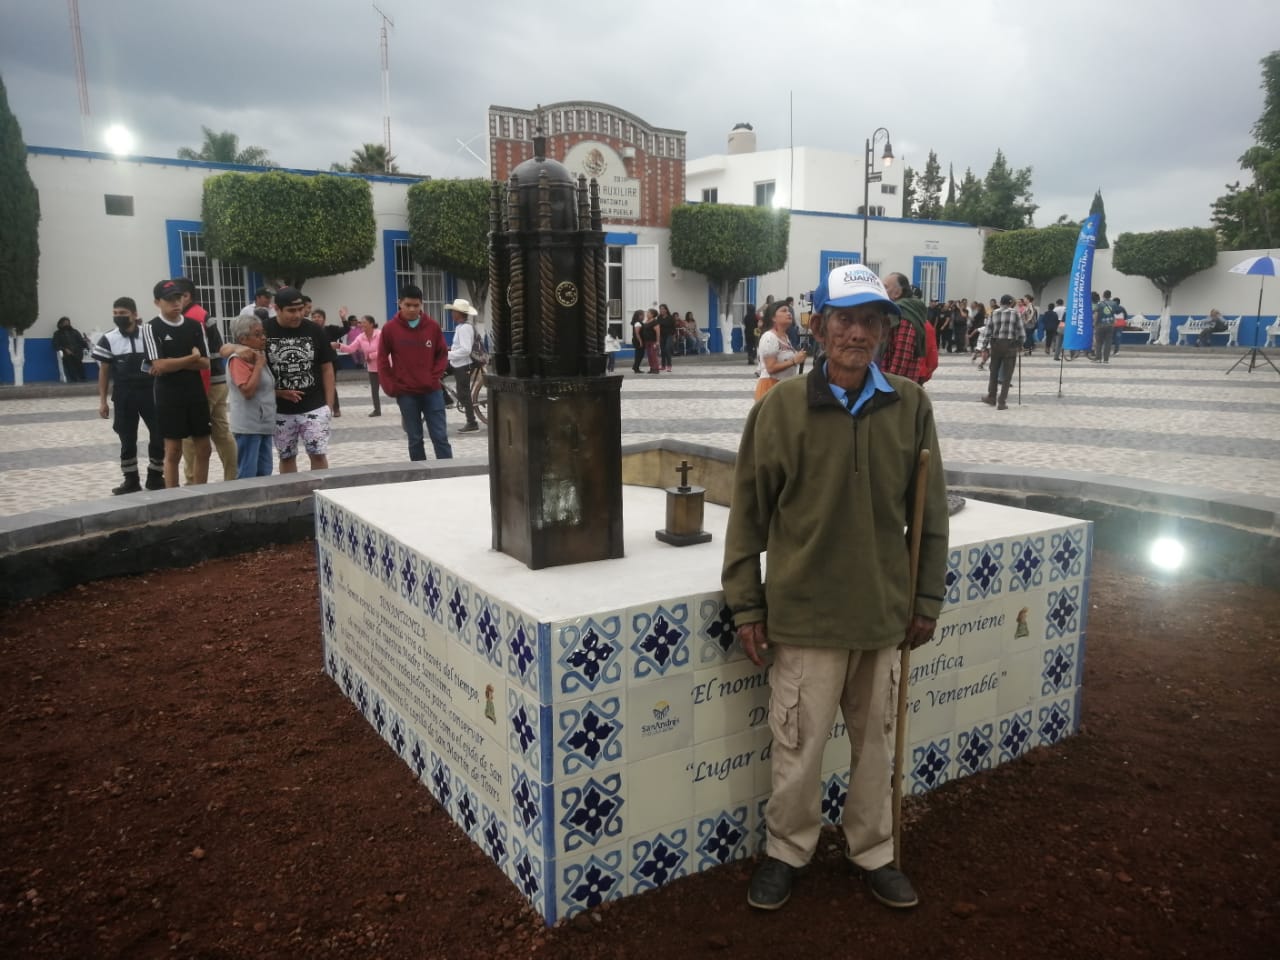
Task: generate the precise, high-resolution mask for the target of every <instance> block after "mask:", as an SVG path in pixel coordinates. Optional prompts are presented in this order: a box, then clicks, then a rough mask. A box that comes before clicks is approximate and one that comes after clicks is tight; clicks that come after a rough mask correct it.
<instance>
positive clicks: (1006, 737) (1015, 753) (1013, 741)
mask: <svg viewBox="0 0 1280 960" xmlns="http://www.w3.org/2000/svg"><path fill="white" fill-rule="evenodd" d="M1031 734H1032V728H1031V711H1030V710H1019V711H1018V712H1016V713H1011V714H1009V716H1007V717H1004V718H1003V719H1001V721H1000V740H999V743H998V745H999V747H1000V762H1001V763H1004V762H1006V761H1008V760H1015V759H1017V758H1018V757H1020V756H1022V755H1023V754H1024V753H1026V751H1027V750H1029V749H1030V747H1031Z"/></svg>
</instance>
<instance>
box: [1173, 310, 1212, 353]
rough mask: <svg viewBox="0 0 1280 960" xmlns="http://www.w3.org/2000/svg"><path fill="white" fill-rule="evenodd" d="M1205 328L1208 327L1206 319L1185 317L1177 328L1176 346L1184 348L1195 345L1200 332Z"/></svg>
mask: <svg viewBox="0 0 1280 960" xmlns="http://www.w3.org/2000/svg"><path fill="white" fill-rule="evenodd" d="M1207 326H1209V318H1208V317H1187V319H1186V320H1185V321H1184V322H1183V324H1182V326H1180V327H1179V328H1178V345H1179V346H1186V345H1187V344H1190V343H1195V342H1196V340H1197V339H1198V338H1199V336H1200V331H1201V330H1203V329H1204V328H1205V327H1207Z"/></svg>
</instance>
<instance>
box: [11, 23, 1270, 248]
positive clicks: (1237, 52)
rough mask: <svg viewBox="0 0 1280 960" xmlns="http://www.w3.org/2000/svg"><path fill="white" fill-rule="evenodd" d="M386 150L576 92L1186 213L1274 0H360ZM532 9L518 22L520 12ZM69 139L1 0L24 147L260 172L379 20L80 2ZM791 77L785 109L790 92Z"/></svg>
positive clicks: (458, 167)
mask: <svg viewBox="0 0 1280 960" xmlns="http://www.w3.org/2000/svg"><path fill="white" fill-rule="evenodd" d="M379 6H381V7H382V9H383V10H384V11H386V12H387V13H388V14H389V15H390V16H391V17H392V18H393V19H394V21H395V26H394V28H393V29H392V30H391V31H390V58H391V121H392V131H391V136H392V151H393V153H394V154H395V155H396V157H397V161H398V163H399V165H400V168H401V169H402V170H406V171H412V172H415V173H423V174H429V175H431V176H435V177H457V176H483V175H485V173H486V170H487V168H486V167H485V166H483V165H482V164H480V163H479V162H477V161H476V160H475V159H474V158H473V157H471V156H469V155H468V154H467V153H466V152H465V151H464V150H462V149H461V148H460V147H459V146H458V143H457V141H459V140H462V141H465V142H468V143H469V144H470V146H471V148H472V149H473V150H475V151H476V152H477V153H478V154H480V155H481V156H482V157H486V158H487V141H486V137H485V136H484V133H485V129H486V123H485V118H486V111H487V109H488V107H489V105H490V104H495V103H496V104H502V105H506V106H518V107H532V106H533V105H535V104H537V103H553V102H556V101H560V100H570V99H583V100H599V101H603V102H606V103H610V104H613V105H615V106H618V107H621V108H623V109H625V110H629V111H631V112H632V113H635V114H637V115H639V116H640V117H642V118H643V119H645V120H646V121H648V122H649V123H651V124H653V125H655V126H660V127H669V128H674V129H678V130H684V131H686V132H687V134H688V143H687V149H688V156H689V157H690V158H694V157H699V156H704V155H706V154H710V153H720V152H723V151H724V144H725V137H726V135H727V133H728V131H729V129H730V128H731V127H732V126H733V124H734V123H736V122H738V121H748V122H750V123H752V124H753V125H754V126H755V128H756V133H757V137H758V146H759V148H760V149H772V148H779V147H786V146H787V145H788V144H789V143H790V142H792V134H791V126H792V123H793V122H794V143H795V144H796V145H797V146H812V147H823V148H829V149H836V150H847V151H850V152H853V153H856V154H858V153H860V152H861V150H862V144H863V141H864V140H865V138H866V137H867V136H868V135H869V134H870V133H871V131H873V130H874V129H875V128H876V127H879V126H884V127H887V128H888V129H889V130H890V131H891V133H892V135H893V144H894V149H895V152H896V154H897V156H898V157H899V158H901V157H904V156H905V158H906V161H907V162H908V163H910V164H911V166H912V167H913V168H915V169H916V170H917V171H919V170H921V169H922V168H923V166H924V162H925V158H926V155H927V153H928V151H929V150H930V149H933V150H936V151H937V153H938V156H939V158H940V159H941V161H942V163H943V169H944V171H945V169H946V165H947V164H948V163H954V165H955V168H956V178H957V180H959V178H960V176H961V174H962V173H963V171H964V169H965V167H972V168H973V170H974V172H975V173H977V174H979V175H982V174H984V173H985V172H986V170H987V168H988V167H989V166H990V164H991V160H992V158H993V157H994V155H995V151H996V148H997V147H999V148H1002V149H1003V150H1004V151H1005V154H1006V156H1007V157H1008V158H1009V162H1010V163H1011V165H1013V166H1015V167H1024V166H1030V167H1032V168H1033V180H1032V182H1033V185H1034V199H1035V201H1036V202H1037V203H1038V204H1039V205H1040V210H1039V211H1038V212H1037V214H1036V223H1037V224H1038V225H1043V224H1046V223H1051V222H1053V221H1054V220H1055V219H1056V218H1057V216H1058V215H1059V214H1068V215H1070V216H1071V217H1072V218H1079V217H1082V216H1083V215H1084V214H1085V213H1086V212H1087V210H1088V206H1089V203H1090V201H1091V200H1092V198H1093V192H1094V190H1095V189H1097V188H1101V189H1102V192H1103V197H1104V199H1105V200H1106V209H1107V217H1108V232H1109V233H1110V234H1111V236H1112V237H1114V236H1116V235H1118V234H1119V233H1120V232H1122V231H1125V230H1151V229H1161V228H1169V227H1183V226H1204V225H1208V223H1209V206H1210V204H1211V203H1212V202H1213V200H1214V199H1215V198H1216V197H1217V196H1218V195H1219V194H1221V193H1223V192H1224V185H1225V184H1226V183H1229V182H1232V181H1235V180H1237V179H1239V178H1240V172H1239V165H1238V162H1237V160H1238V158H1239V156H1240V154H1241V153H1242V152H1243V151H1244V150H1245V149H1246V148H1247V147H1248V146H1249V145H1250V144H1251V142H1252V138H1251V136H1250V129H1251V127H1252V125H1253V123H1254V121H1255V120H1257V118H1258V116H1259V114H1260V113H1261V110H1262V91H1261V89H1260V87H1259V83H1260V80H1261V71H1260V68H1259V65H1258V61H1259V59H1260V58H1261V57H1263V56H1264V55H1266V54H1267V53H1268V52H1270V50H1271V49H1275V48H1276V47H1280V3H1277V2H1276V0H1219V2H1205V0H1076V2H1070V3H1039V2H1035V0H963V2H956V0H898V2H897V3H896V4H888V3H884V2H880V3H875V4H871V3H867V2H851V0H825V2H818V0H774V2H762V0H734V2H731V0H725V2H721V0H680V2H672V0H633V2H629V3H621V2H600V0H595V2H591V3H586V2H580V0H551V2H546V3H542V4H536V3H528V2H522V3H512V2H508V0H470V2H464V3H447V4H446V3H439V2H423V0H380V3H379ZM531 10H540V11H556V13H557V15H558V19H557V20H555V21H554V22H551V21H550V20H549V19H548V18H546V17H545V16H540V17H539V18H538V19H535V20H529V19H522V18H521V17H522V14H523V13H525V12H527V11H531ZM80 17H81V33H82V37H83V44H84V56H85V64H86V72H87V77H88V88H89V104H90V110H91V114H92V117H91V124H92V129H91V134H90V142H88V143H86V142H84V140H83V139H82V135H81V122H80V112H79V103H78V98H77V93H76V85H75V66H74V56H73V47H72V40H71V31H70V28H69V23H68V14H67V5H66V4H64V3H61V2H55V0H0V75H2V76H3V78H4V81H5V84H6V86H7V87H8V93H9V102H10V105H11V106H12V108H13V110H14V112H15V113H16V114H17V116H18V119H19V121H20V122H21V124H22V129H23V134H24V136H25V138H26V140H27V142H28V143H29V144H35V145H40V146H49V147H72V148H79V147H87V148H89V149H94V150H101V149H104V147H103V143H102V140H101V132H102V130H103V129H104V128H105V127H107V126H108V125H110V124H112V123H123V124H125V125H126V126H127V127H129V129H131V130H132V131H133V133H134V134H135V136H136V138H137V144H136V147H135V151H134V152H136V153H139V154H144V155H149V156H160V157H168V156H173V155H174V153H175V151H176V150H177V149H178V147H181V146H190V147H193V148H198V147H199V145H200V142H201V132H200V127H201V125H202V124H203V125H205V126H208V127H212V128H213V129H215V130H232V131H234V132H235V133H237V134H239V136H240V139H241V144H242V145H250V144H252V145H257V146H262V147H265V148H266V149H267V150H268V151H269V152H270V154H271V157H272V159H274V160H275V161H276V162H278V163H280V164H281V165H283V166H291V167H303V168H311V169H327V168H328V166H329V164H330V163H331V162H333V161H335V160H346V159H347V158H348V157H349V156H350V154H351V151H352V150H353V149H355V148H356V147H357V146H358V145H359V144H361V143H363V142H366V141H372V142H380V141H381V139H382V85H381V74H380V62H379V45H378V44H379V25H380V22H381V21H380V19H379V17H378V15H377V14H376V13H375V12H374V9H373V6H372V4H371V3H369V2H368V0H212V2H210V0H198V2H197V0H80ZM792 95H794V115H793V116H792V115H791V110H790V108H789V100H790V98H791V96H792Z"/></svg>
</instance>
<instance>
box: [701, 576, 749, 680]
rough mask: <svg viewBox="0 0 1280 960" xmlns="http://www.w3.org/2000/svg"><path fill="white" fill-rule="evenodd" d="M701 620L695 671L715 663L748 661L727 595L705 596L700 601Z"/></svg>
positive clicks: (714, 594) (717, 593)
mask: <svg viewBox="0 0 1280 960" xmlns="http://www.w3.org/2000/svg"><path fill="white" fill-rule="evenodd" d="M693 609H694V610H695V611H696V615H697V619H696V621H695V624H696V626H695V629H694V636H693V646H694V657H693V659H694V668H695V669H699V668H702V667H706V666H709V665H711V664H719V663H728V662H730V661H733V660H745V659H746V657H747V655H746V654H745V653H743V652H742V647H741V646H740V645H739V644H738V640H737V634H736V633H735V631H734V625H733V614H732V613H731V612H730V610H729V608H728V607H727V606H726V605H725V602H724V594H723V593H719V592H716V593H713V594H703V595H702V596H700V597H698V598H696V607H693Z"/></svg>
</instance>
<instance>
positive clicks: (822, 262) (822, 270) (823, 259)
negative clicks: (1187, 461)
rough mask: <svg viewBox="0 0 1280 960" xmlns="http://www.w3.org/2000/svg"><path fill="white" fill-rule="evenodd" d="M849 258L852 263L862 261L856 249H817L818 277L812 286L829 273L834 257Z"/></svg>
mask: <svg viewBox="0 0 1280 960" xmlns="http://www.w3.org/2000/svg"><path fill="white" fill-rule="evenodd" d="M837 258H839V259H841V260H846V259H851V260H852V261H853V262H854V263H861V262H862V254H861V253H859V252H858V251H857V250H819V251H818V279H817V281H816V282H815V284H814V286H817V284H819V283H821V282H822V281H823V278H825V277H826V276H827V275H828V274H829V273H831V261H832V260H835V259H837Z"/></svg>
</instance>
